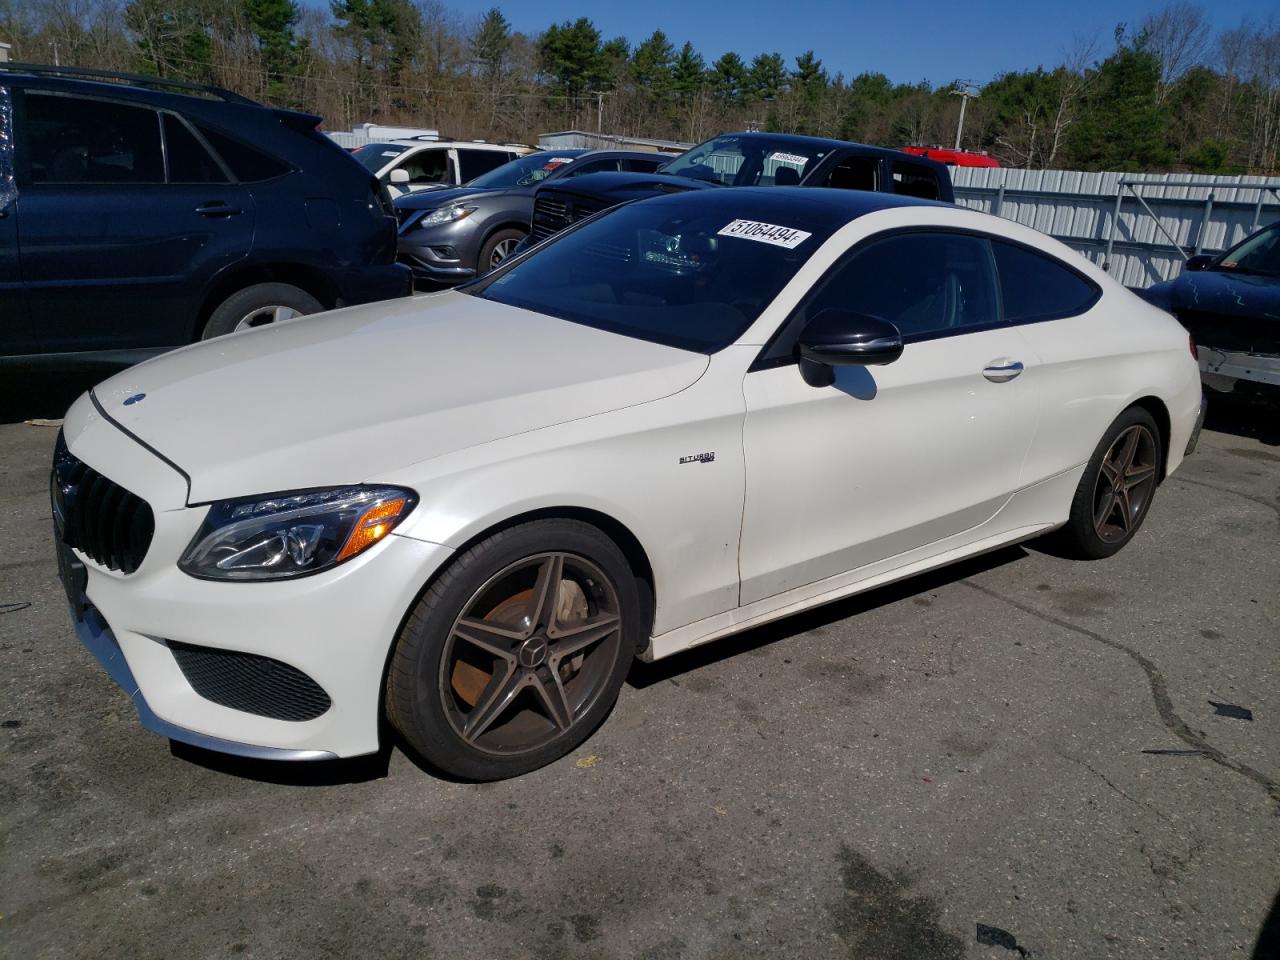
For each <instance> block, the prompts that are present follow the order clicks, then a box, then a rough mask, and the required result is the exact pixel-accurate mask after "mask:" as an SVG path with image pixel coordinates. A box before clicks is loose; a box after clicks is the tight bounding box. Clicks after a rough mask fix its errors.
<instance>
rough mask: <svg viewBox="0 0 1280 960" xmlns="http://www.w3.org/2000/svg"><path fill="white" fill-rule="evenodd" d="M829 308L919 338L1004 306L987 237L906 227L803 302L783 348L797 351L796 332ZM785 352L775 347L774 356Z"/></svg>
mask: <svg viewBox="0 0 1280 960" xmlns="http://www.w3.org/2000/svg"><path fill="white" fill-rule="evenodd" d="M827 309H838V310H848V311H851V312H853V313H861V314H866V315H869V316H873V317H879V318H880V319H882V320H888V321H890V322H891V323H893V324H895V325H896V326H897V327H898V329H899V330H900V331H901V332H902V335H903V337H904V338H907V339H915V340H922V339H930V338H933V337H938V336H947V335H950V334H956V333H964V332H965V330H966V328H973V327H987V326H991V325H992V324H995V323H998V322H999V321H1000V310H999V301H998V299H997V297H996V283H995V272H994V270H993V268H992V262H991V254H990V252H989V248H988V245H987V241H986V239H985V238H983V237H975V236H970V235H968V234H962V233H904V234H899V235H897V236H890V237H885V238H884V239H883V240H872V241H871V242H870V243H868V244H866V245H864V246H861V247H859V248H857V249H856V250H854V251H853V253H851V254H850V255H849V256H848V257H847V259H845V260H844V261H843V262H842V263H838V264H836V266H834V267H832V269H831V270H830V271H829V272H828V273H827V275H826V276H825V277H824V278H823V279H822V280H820V281H819V282H818V285H817V286H816V287H815V288H814V290H813V292H812V293H810V294H809V296H808V298H807V299H806V300H805V301H804V302H803V303H801V304H800V306H799V307H798V308H797V309H796V313H795V314H793V315H792V318H791V320H789V321H788V330H787V334H788V336H787V337H784V338H780V340H779V343H778V347H779V348H781V349H782V351H783V352H782V354H781V355H783V356H790V350H791V341H794V338H795V335H798V334H799V332H800V331H801V330H802V329H803V328H804V325H805V324H807V323H808V322H809V321H810V320H812V319H813V318H814V317H816V316H817V315H818V314H819V313H821V312H822V311H823V310H827ZM783 340H786V341H787V342H786V343H783ZM778 355H779V354H775V352H774V351H773V350H770V352H769V358H770V359H776V357H777V356H778Z"/></svg>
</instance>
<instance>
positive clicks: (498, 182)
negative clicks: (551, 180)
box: [467, 150, 584, 187]
mask: <svg viewBox="0 0 1280 960" xmlns="http://www.w3.org/2000/svg"><path fill="white" fill-rule="evenodd" d="M583 152H584V151H582V150H567V151H563V152H560V153H557V152H555V151H554V150H552V151H544V152H542V153H531V154H529V156H527V157H521V158H520V159H518V160H512V161H511V162H510V163H504V164H503V165H502V166H500V167H498V168H497V169H496V170H490V171H489V172H488V173H485V174H481V175H480V176H478V177H476V178H475V179H474V180H471V181H469V182H468V183H467V186H468V187H528V186H532V185H533V184H535V183H537V182H538V181H539V180H545V179H546V178H547V177H549V176H550V175H551V171H553V170H555V169H556V168H557V167H563V166H564V165H565V164H566V163H572V162H573V161H574V160H576V159H577V157H578V155H579V154H581V153H583Z"/></svg>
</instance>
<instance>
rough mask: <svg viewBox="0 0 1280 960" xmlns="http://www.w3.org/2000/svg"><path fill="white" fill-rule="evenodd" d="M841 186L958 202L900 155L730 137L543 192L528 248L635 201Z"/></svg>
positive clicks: (791, 138) (832, 144)
mask: <svg viewBox="0 0 1280 960" xmlns="http://www.w3.org/2000/svg"><path fill="white" fill-rule="evenodd" d="M712 186H722V187H763V186H777V187H785V186H798V187H835V188H837V189H844V190H873V191H879V192H881V193H897V194H903V195H906V196H910V197H921V198H923V199H925V200H942V201H945V202H947V203H954V202H955V191H954V190H953V189H952V186H951V175H950V174H949V173H948V172H947V168H946V167H945V166H943V165H942V164H940V163H936V162H935V161H933V160H926V159H925V158H923V157H913V156H911V155H910V154H907V153H903V152H902V151H900V150H887V149H885V148H884V147H869V146H867V145H865V144H861V143H849V142H847V141H844V140H828V139H825V138H822V137H803V136H799V135H797V134H787V133H729V134H723V135H721V136H718V137H714V138H713V139H711V140H708V141H706V142H705V143H700V144H698V145H697V146H695V147H691V148H690V149H689V150H687V151H685V152H684V153H682V154H680V156H678V157H676V158H675V159H674V160H672V161H671V162H670V163H668V164H667V165H666V166H664V167H663V168H662V172H661V173H658V174H651V175H648V176H639V175H635V174H621V173H600V174H594V175H592V176H585V177H580V178H578V179H576V180H573V181H572V182H569V183H563V184H561V183H557V184H547V185H546V186H543V187H540V188H539V189H538V193H537V196H536V198H535V200H534V207H533V218H532V220H531V221H530V224H529V239H528V241H527V242H526V244H524V245H522V246H528V245H529V244H531V243H536V242H537V241H540V240H545V239H546V238H547V237H549V236H552V235H553V234H556V233H559V232H560V231H561V230H563V229H564V228H565V227H567V226H569V225H570V224H572V223H576V222H577V221H579V220H582V219H584V218H586V217H589V216H591V215H592V214H594V213H598V212H599V211H601V210H605V209H608V208H609V207H612V206H616V205H617V204H619V203H626V202H627V201H629V200H638V199H640V198H642V197H647V196H653V195H654V194H658V193H670V192H674V191H679V190H698V189H704V188H706V187H712Z"/></svg>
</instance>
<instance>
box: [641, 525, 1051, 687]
mask: <svg viewBox="0 0 1280 960" xmlns="http://www.w3.org/2000/svg"><path fill="white" fill-rule="evenodd" d="M1027 555H1028V554H1027V551H1026V550H1025V549H1024V548H1023V547H1021V546H1012V547H1003V548H1001V549H999V550H995V551H992V552H991V553H984V554H982V555H980V556H977V557H970V558H969V559H967V560H962V561H960V562H959V563H953V564H950V565H949V566H945V567H942V568H940V569H938V570H933V571H930V572H929V573H923V574H920V575H918V576H914V577H908V578H907V579H905V580H901V581H899V582H897V583H890V584H886V585H885V586H883V587H877V588H875V589H874V590H868V591H867V592H866V593H860V594H857V595H855V596H852V597H847V598H846V599H844V600H836V601H834V602H832V603H828V604H824V605H823V606H820V607H814V608H813V609H811V610H806V611H804V612H803V613H797V614H793V615H791V616H788V617H783V618H781V619H779V620H775V621H773V622H772V623H766V624H764V625H762V626H759V627H755V628H753V629H751V630H747V631H744V632H743V633H739V634H734V635H732V636H729V637H724V638H723V639H720V640H713V641H711V642H710V643H707V644H704V645H703V646H700V647H694V648H693V649H692V650H689V651H687V652H685V653H678V654H675V655H674V656H670V657H665V658H664V659H662V660H659V661H657V662H656V663H644V662H643V661H640V660H637V661H636V662H635V664H634V665H632V667H631V672H630V673H629V674H628V675H627V683H628V685H630V686H631V687H633V688H635V689H637V690H643V689H644V688H645V687H651V686H653V685H654V684H655V683H661V682H662V681H664V680H670V679H671V678H672V677H679V676H681V675H683V674H686V673H690V672H692V671H694V670H698V669H700V668H702V667H705V666H707V665H709V664H712V663H718V662H719V661H721V660H727V659H729V658H731V657H736V656H738V655H740V654H743V653H747V652H748V651H751V650H756V649H759V648H760V647H767V646H768V645H769V644H771V643H776V642H777V641H779V640H786V639H789V638H790V637H794V636H796V635H797V634H801V633H807V632H808V631H810V630H814V629H816V628H818V627H825V626H827V625H828V624H831V623H835V622H836V621H838V620H844V619H847V618H849V617H856V616H858V615H860V614H863V613H867V612H868V611H871V610H875V609H876V608H878V607H884V606H888V605H889V604H891V603H897V602H899V601H901V600H906V599H907V598H908V597H913V596H916V595H917V594H920V593H927V592H928V591H930V590H936V589H938V588H939V587H944V586H946V585H947V584H950V583H955V582H956V581H958V580H964V579H965V578H967V577H972V576H974V575H976V574H979V573H985V572H986V571H988V570H994V569H996V568H997V567H1003V566H1005V565H1006V564H1010V563H1014V562H1016V561H1018V560H1021V559H1022V558H1023V557H1026V556H1027Z"/></svg>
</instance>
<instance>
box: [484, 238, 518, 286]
mask: <svg viewBox="0 0 1280 960" xmlns="http://www.w3.org/2000/svg"><path fill="white" fill-rule="evenodd" d="M523 239H524V231H523V230H515V229H511V230H499V231H498V232H497V233H495V234H494V235H493V236H492V237H490V238H489V239H488V240H486V241H485V243H484V246H483V247H481V248H480V259H479V260H478V261H477V262H476V276H477V277H483V276H484V275H485V274H486V273H488V272H489V271H491V270H496V269H497V268H498V265H499V264H501V263H502V261H504V260H506V259H507V257H509V256H511V254H513V253H515V250H516V247H518V246H520V241H521V240H523Z"/></svg>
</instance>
